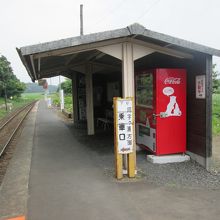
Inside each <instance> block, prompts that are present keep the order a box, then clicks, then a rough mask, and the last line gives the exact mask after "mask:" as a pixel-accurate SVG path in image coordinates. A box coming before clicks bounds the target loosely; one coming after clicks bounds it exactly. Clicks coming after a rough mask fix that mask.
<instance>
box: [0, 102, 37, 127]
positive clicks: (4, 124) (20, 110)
mask: <svg viewBox="0 0 220 220" xmlns="http://www.w3.org/2000/svg"><path fill="white" fill-rule="evenodd" d="M34 102H36V101H34ZM34 102H31V103H28V104H27V105H25V106H23V107H21V108H20V109H18V110H17V111H15V112H13V114H14V115H12V117H10V118H9V119H8V120H7V121H6V122H4V123H3V124H2V125H0V131H1V130H2V129H3V128H4V127H5V126H6V125H7V124H8V123H9V122H10V121H11V120H13V119H14V118H15V117H16V116H17V115H18V114H19V113H21V112H22V111H23V110H24V109H25V108H27V107H28V106H30V105H32V104H33V103H34Z"/></svg>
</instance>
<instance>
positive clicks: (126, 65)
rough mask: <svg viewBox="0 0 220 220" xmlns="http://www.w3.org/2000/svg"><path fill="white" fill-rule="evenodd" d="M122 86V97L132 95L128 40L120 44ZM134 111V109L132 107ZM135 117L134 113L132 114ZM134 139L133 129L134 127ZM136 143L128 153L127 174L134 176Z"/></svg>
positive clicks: (131, 48)
mask: <svg viewBox="0 0 220 220" xmlns="http://www.w3.org/2000/svg"><path fill="white" fill-rule="evenodd" d="M122 87H123V90H122V92H123V98H126V97H134V94H135V93H134V60H133V45H132V43H130V42H125V43H123V44H122ZM133 112H134V109H133ZM134 117H135V114H134ZM134 140H136V138H135V129H134ZM135 146H136V144H134V149H133V152H132V153H130V154H128V176H129V177H135V170H136V147H135Z"/></svg>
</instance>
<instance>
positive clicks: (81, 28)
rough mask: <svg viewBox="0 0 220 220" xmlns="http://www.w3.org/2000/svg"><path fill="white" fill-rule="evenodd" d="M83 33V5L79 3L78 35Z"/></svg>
mask: <svg viewBox="0 0 220 220" xmlns="http://www.w3.org/2000/svg"><path fill="white" fill-rule="evenodd" d="M82 35H83V5H82V4H81V5H80V36H82Z"/></svg>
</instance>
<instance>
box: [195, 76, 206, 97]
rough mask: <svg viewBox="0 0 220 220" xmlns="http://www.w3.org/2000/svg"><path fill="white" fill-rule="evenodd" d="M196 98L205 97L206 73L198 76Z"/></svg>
mask: <svg viewBox="0 0 220 220" xmlns="http://www.w3.org/2000/svg"><path fill="white" fill-rule="evenodd" d="M196 98H197V99H205V75H200V76H196Z"/></svg>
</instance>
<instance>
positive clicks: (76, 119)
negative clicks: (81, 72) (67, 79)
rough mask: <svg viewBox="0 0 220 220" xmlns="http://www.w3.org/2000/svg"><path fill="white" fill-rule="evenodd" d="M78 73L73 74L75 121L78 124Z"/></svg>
mask: <svg viewBox="0 0 220 220" xmlns="http://www.w3.org/2000/svg"><path fill="white" fill-rule="evenodd" d="M77 92H78V91H77V73H73V75H72V102H73V122H74V124H76V123H77V122H78V120H79V109H78V93H77Z"/></svg>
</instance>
